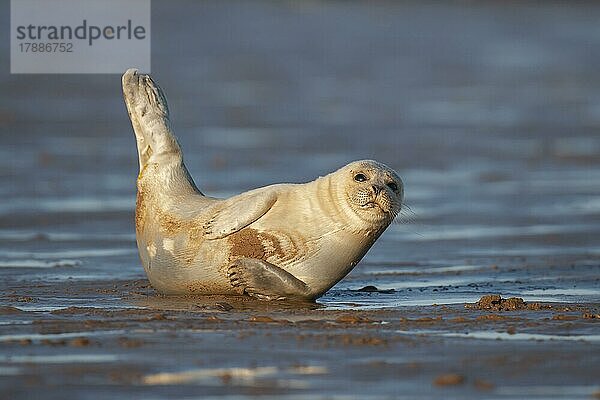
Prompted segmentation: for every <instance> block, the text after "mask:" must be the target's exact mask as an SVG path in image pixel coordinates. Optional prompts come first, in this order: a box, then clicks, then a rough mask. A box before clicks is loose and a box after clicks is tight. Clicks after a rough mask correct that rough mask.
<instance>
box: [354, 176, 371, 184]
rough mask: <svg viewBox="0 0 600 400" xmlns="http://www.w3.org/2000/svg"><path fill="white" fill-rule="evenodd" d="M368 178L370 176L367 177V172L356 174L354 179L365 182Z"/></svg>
mask: <svg viewBox="0 0 600 400" xmlns="http://www.w3.org/2000/svg"><path fill="white" fill-rule="evenodd" d="M367 179H368V178H367V176H366V175H365V174H356V175H354V180H355V181H356V182H364V181H366V180H367Z"/></svg>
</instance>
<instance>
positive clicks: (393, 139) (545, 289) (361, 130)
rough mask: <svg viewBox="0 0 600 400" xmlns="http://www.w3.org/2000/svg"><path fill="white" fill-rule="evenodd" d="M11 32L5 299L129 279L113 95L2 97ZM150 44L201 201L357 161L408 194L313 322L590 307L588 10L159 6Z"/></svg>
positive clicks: (129, 164)
mask: <svg viewBox="0 0 600 400" xmlns="http://www.w3.org/2000/svg"><path fill="white" fill-rule="evenodd" d="M9 16H10V13H9V2H8V1H3V2H2V3H1V6H0V23H1V25H2V26H4V27H5V28H4V29H2V30H1V35H2V36H1V39H2V40H0V54H2V57H1V58H0V93H1V97H0V198H1V199H2V201H1V202H0V267H4V268H0V270H1V271H0V273H2V275H3V281H4V285H5V288H6V287H8V288H10V287H11V286H13V287H14V286H15V285H17V284H19V282H21V283H20V284H22V283H23V282H34V281H60V280H67V279H75V280H89V279H114V278H115V277H119V278H123V279H129V278H141V277H143V270H142V268H141V266H140V265H139V261H138V259H137V250H136V248H135V235H134V226H133V209H134V203H135V180H136V176H137V173H138V171H137V155H136V149H135V141H134V137H133V133H132V129H131V126H130V123H129V120H128V117H127V113H126V110H125V106H124V104H123V101H122V96H121V89H120V76H117V75H11V74H10V73H9V59H8V54H9V37H8V28H7V27H8V26H9V22H10V21H9ZM151 36H152V75H153V77H154V78H155V79H156V81H157V82H159V84H160V85H161V86H162V88H163V89H164V90H165V92H166V94H167V98H168V100H169V103H170V108H171V114H172V123H173V127H174V130H175V132H176V134H177V135H178V137H179V140H180V142H181V144H182V147H183V150H184V154H185V158H186V162H187V165H188V168H189V169H190V172H191V174H192V176H193V177H194V179H195V180H196V183H197V184H198V186H199V187H200V188H201V190H203V192H205V193H207V194H209V195H213V196H228V195H231V194H235V193H239V192H241V191H244V190H247V189H250V188H254V187H257V186H263V185H267V184H271V183H276V182H304V181H309V180H312V179H314V178H315V177H316V176H319V175H324V174H326V173H328V172H330V171H333V170H335V169H337V168H339V167H340V166H342V165H344V164H345V163H347V162H349V161H352V160H355V159H364V158H372V159H376V160H378V161H381V162H383V163H386V164H388V165H389V166H391V167H392V168H394V169H396V170H397V171H398V173H399V174H400V175H401V176H402V178H403V179H404V182H405V192H406V202H407V204H408V205H409V206H410V209H411V210H412V212H411V211H410V210H408V209H407V210H406V211H405V212H404V215H403V217H402V218H400V220H399V221H398V223H396V224H394V225H393V226H391V227H390V228H389V229H388V231H387V232H386V233H385V235H384V236H383V237H382V239H381V240H380V241H379V242H378V243H377V244H376V246H375V247H374V248H373V249H372V250H371V251H370V253H369V254H368V255H367V257H366V258H365V260H364V261H363V262H362V263H361V265H359V267H358V268H357V269H356V270H355V271H354V272H353V273H352V274H351V275H350V276H349V277H348V278H347V279H346V280H344V281H343V282H342V283H340V284H339V285H338V286H337V287H336V290H338V292H335V291H334V292H332V293H333V294H330V295H329V297H326V298H324V299H323V302H324V303H325V304H328V305H330V306H332V307H334V306H336V305H337V304H338V303H340V304H341V303H342V301H341V300H339V299H340V298H342V299H344V296H345V294H344V293H349V292H348V291H345V289H349V288H350V289H355V288H359V287H361V286H364V285H366V284H375V285H377V286H378V287H380V288H388V289H389V288H393V289H395V290H396V292H395V294H393V295H390V296H388V297H386V298H384V297H381V298H378V299H377V300H376V301H375V300H372V301H375V302H376V305H377V306H380V305H382V304H383V305H386V304H387V305H389V304H392V305H394V304H408V303H410V302H413V303H415V304H432V303H434V302H438V303H440V302H444V301H445V302H447V303H452V302H460V301H465V300H474V299H476V298H478V297H479V296H480V295H481V293H483V292H486V291H489V290H491V289H490V284H491V283H490V282H494V285H495V286H494V290H497V291H503V293H508V294H515V295H520V296H524V297H525V298H526V299H542V300H543V299H550V300H555V301H563V300H564V301H566V300H574V301H576V300H581V299H584V300H585V299H587V300H590V299H592V300H598V293H597V290H596V289H597V282H598V258H599V256H600V246H599V243H598V240H597V237H598V235H599V234H600V226H599V225H598V222H599V221H600V169H599V168H598V167H599V165H600V131H599V128H600V78H599V76H600V75H599V74H598V71H599V70H600V54H599V52H600V5H598V3H595V2H589V3H586V2H543V3H541V4H538V3H534V2H509V3H507V2H498V1H492V2H488V1H486V2H473V1H449V2H428V1H406V2H404V1H403V2H385V1H375V2H361V1H347V2H339V1H331V2H326V1H280V2H273V1H253V2H247V1H202V2H194V1H158V0H154V1H153V2H152V35H151ZM132 67H134V66H132ZM548 271H550V273H549V272H548ZM449 272H451V273H452V275H450V276H449V275H447V274H448V273H449ZM415 273H419V274H420V275H417V276H415V275H414V274H415ZM595 285H596V286H595ZM413 289H415V290H413ZM416 289H419V290H418V292H419V294H418V295H417V294H416V293H414V292H415V291H416ZM442 290H443V291H445V292H444V293H447V294H440V293H439V292H441V291H442ZM434 292H435V293H434ZM336 293H337V295H336ZM336 296H338V297H336ZM340 296H341V297H340ZM419 296H420V297H419ZM440 296H441V297H440ZM444 296H445V297H444ZM440 298H441V299H442V300H440ZM444 299H445V300H444ZM113 300H114V301H118V299H117V300H115V299H113ZM56 301H57V302H58V303H60V302H61V301H62V302H63V303H64V302H67V301H68V300H66V299H62V300H56ZM78 301H79V302H83V303H84V302H85V301H86V300H85V299H79V300H78ZM94 301H97V300H94ZM107 301H108V300H107ZM356 301H359V303H358V304H362V305H365V304H368V301H367V300H365V302H367V303H360V301H362V300H356ZM369 301H371V300H369ZM44 304H45V305H44V306H47V305H48V304H49V303H48V302H46V303H44ZM61 304H62V303H61ZM31 307H35V306H34V305H32V306H31ZM37 307H41V306H40V305H38V306H37Z"/></svg>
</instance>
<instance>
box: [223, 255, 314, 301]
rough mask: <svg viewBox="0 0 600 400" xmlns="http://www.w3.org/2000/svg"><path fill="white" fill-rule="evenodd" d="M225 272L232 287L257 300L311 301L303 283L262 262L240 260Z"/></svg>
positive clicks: (308, 291) (246, 259)
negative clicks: (295, 299)
mask: <svg viewBox="0 0 600 400" xmlns="http://www.w3.org/2000/svg"><path fill="white" fill-rule="evenodd" d="M227 272H228V275H229V280H230V281H231V285H232V286H235V287H239V288H240V289H242V290H243V292H244V293H246V294H248V295H250V296H253V297H256V298H259V299H263V300H283V299H287V298H297V299H305V300H306V299H311V295H310V290H309V288H308V286H306V284H305V283H304V282H302V281H301V280H300V279H298V278H296V277H295V276H294V275H292V274H290V273H289V272H287V271H284V270H283V269H281V268H279V267H276V266H275V265H273V264H271V263H268V262H266V261H263V260H257V259H255V258H241V259H239V260H236V261H235V262H234V263H233V264H232V265H231V266H230V267H229V270H228V271H227Z"/></svg>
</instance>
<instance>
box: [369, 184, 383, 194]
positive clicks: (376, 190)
mask: <svg viewBox="0 0 600 400" xmlns="http://www.w3.org/2000/svg"><path fill="white" fill-rule="evenodd" d="M371 189H373V193H375V195H378V194H379V192H381V188H380V187H379V186H377V185H372V186H371Z"/></svg>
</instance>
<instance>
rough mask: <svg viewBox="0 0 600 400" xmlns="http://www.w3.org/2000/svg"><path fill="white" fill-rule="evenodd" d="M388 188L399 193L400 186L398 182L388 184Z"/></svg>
mask: <svg viewBox="0 0 600 400" xmlns="http://www.w3.org/2000/svg"><path fill="white" fill-rule="evenodd" d="M387 187H389V188H390V189H392V191H394V192H396V191H398V185H396V182H390V183H388V184H387Z"/></svg>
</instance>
